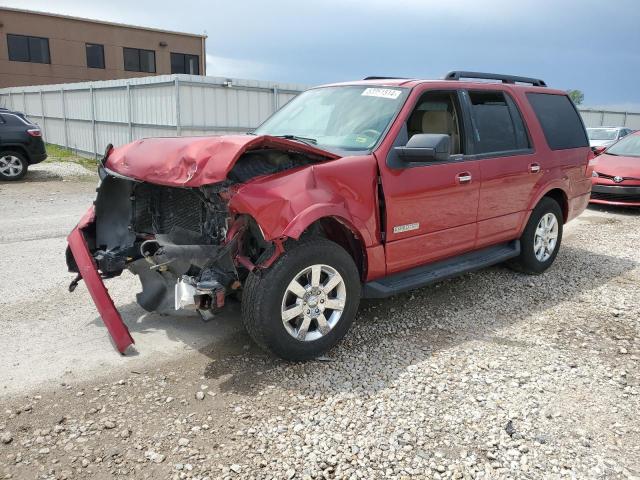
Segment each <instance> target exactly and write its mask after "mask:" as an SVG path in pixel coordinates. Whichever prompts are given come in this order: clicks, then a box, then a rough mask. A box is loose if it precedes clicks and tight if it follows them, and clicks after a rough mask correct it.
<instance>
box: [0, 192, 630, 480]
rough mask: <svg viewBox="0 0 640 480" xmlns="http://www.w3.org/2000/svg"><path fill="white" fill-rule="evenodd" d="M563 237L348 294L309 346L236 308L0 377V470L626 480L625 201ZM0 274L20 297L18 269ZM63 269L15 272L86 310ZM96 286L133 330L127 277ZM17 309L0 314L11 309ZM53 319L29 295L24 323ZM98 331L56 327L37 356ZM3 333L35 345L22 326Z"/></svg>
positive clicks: (86, 474) (53, 474)
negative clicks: (66, 363)
mask: <svg viewBox="0 0 640 480" xmlns="http://www.w3.org/2000/svg"><path fill="white" fill-rule="evenodd" d="M14 193H15V192H14ZM2 195H5V192H4V191H2V187H0V196H2ZM69 195H71V193H69ZM83 195H85V196H86V195H88V192H84V193H83ZM62 198H67V196H63V195H61V198H59V199H58V201H61V200H62ZM0 221H1V220H0ZM4 231H5V230H4V229H2V232H4ZM565 233H566V235H565V239H564V243H563V245H562V250H561V252H560V255H559V256H558V258H557V261H556V263H555V265H554V267H553V268H552V269H551V270H549V271H548V272H547V273H546V274H544V275H542V276H538V277H529V276H524V275H521V274H517V273H514V272H512V271H510V270H508V269H506V268H504V267H500V266H498V267H493V268H490V269H487V270H484V271H481V272H477V273H474V274H468V275H465V276H463V277H460V278H457V279H453V280H450V281H446V282H443V283H441V284H438V285H434V286H432V287H428V288H424V289H421V290H418V291H415V292H413V293H409V294H406V295H400V296H397V297H394V298H392V299H389V300H385V301H367V302H363V304H362V307H361V309H360V312H359V315H358V318H357V320H356V323H355V325H354V329H353V330H352V332H351V333H350V334H349V335H348V337H347V339H346V340H345V341H344V342H343V343H342V344H341V345H340V346H339V347H338V348H336V349H334V350H333V351H332V352H330V354H329V355H327V356H326V357H325V358H322V359H320V360H319V361H314V362H308V363H303V364H291V363H286V362H282V361H280V360H276V359H274V358H272V357H270V356H268V355H266V354H263V353H262V352H261V351H259V350H258V349H257V348H256V347H254V346H253V344H251V342H250V340H249V338H248V337H247V336H246V334H245V333H244V332H243V331H242V330H241V329H240V328H238V327H237V306H236V308H235V313H233V309H232V313H231V314H230V317H229V319H223V320H222V321H221V323H219V324H218V323H217V322H215V321H214V322H210V323H209V324H206V325H207V327H206V329H204V328H203V329H202V330H197V329H194V330H193V331H194V332H196V333H197V334H202V335H203V336H205V335H206V336H205V338H204V341H200V343H198V344H197V345H195V344H190V345H191V347H192V348H190V349H189V350H186V351H184V350H183V352H182V353H180V354H177V353H176V351H175V350H165V351H164V352H165V353H164V356H159V355H153V354H147V353H145V352H147V350H145V349H144V348H143V349H142V350H143V352H142V354H141V355H139V357H138V358H134V359H129V358H122V357H119V356H117V354H116V353H114V352H113V351H111V358H112V360H111V361H108V360H107V358H106V356H105V357H98V358H102V362H104V363H105V365H104V368H102V369H101V370H99V371H97V370H96V369H95V368H91V367H90V366H89V367H86V368H84V369H83V367H82V366H79V365H78V366H74V369H75V371H76V372H77V373H76V375H75V376H73V377H72V378H66V377H61V378H58V379H57V381H56V382H55V384H51V383H50V384H43V383H41V382H39V380H33V381H31V382H29V383H28V386H27V384H24V385H23V386H22V387H21V388H20V389H19V391H16V390H15V389H11V388H9V389H6V390H5V393H4V394H2V393H0V395H3V396H0V404H1V405H2V408H1V409H0V476H1V475H4V476H5V478H112V477H121V478H153V479H156V478H176V479H181V478H194V479H205V478H209V479H214V478H230V479H235V478H256V479H263V478H265V479H266V478H273V479H282V478H287V479H292V478H295V479H309V478H314V479H315V478H318V479H319V478H364V479H370V478H398V479H400V478H403V479H404V478H529V479H539V478H640V421H639V413H640V395H639V393H640V385H639V375H638V374H639V373H640V333H639V331H640V307H639V304H638V298H640V283H639V280H640V268H639V265H638V256H637V252H638V245H640V214H639V213H637V212H634V211H627V210H615V211H605V210H603V209H592V210H589V211H587V212H586V213H585V214H584V215H583V216H582V217H581V218H580V219H579V220H578V221H575V222H573V223H572V224H570V225H569V226H568V228H567V229H566V232H565ZM34 241H36V242H37V241H39V240H34ZM5 250H8V251H10V252H11V251H13V252H16V251H18V249H15V248H9V249H5ZM16 261H17V260H16ZM20 261H25V262H26V261H28V259H25V258H22V259H21V260H20ZM5 267H6V264H0V271H1V272H3V274H2V276H3V277H4V276H5V274H4V272H5ZM13 276H14V277H15V278H17V279H19V280H18V281H20V282H26V283H21V285H23V288H22V290H25V295H26V293H31V294H32V295H33V294H34V290H33V289H31V290H30V288H31V287H30V286H29V283H28V281H27V280H24V278H25V274H24V273H21V272H20V271H18V270H17V269H14V271H13ZM59 278H60V275H59V274H54V273H52V277H51V278H49V279H47V278H43V279H36V280H29V281H34V282H35V283H36V285H38V286H40V287H42V288H43V289H44V292H45V293H49V294H51V295H54V300H56V301H57V300H58V298H60V299H61V300H60V301H62V302H67V303H65V305H73V306H74V307H73V309H72V310H69V312H67V316H69V313H71V314H72V315H71V316H74V315H77V316H80V317H81V318H84V316H86V315H87V313H86V312H85V310H84V309H85V307H86V303H87V302H89V300H88V297H87V296H86V295H84V296H79V297H75V298H73V301H69V300H62V298H63V297H62V296H60V297H57V296H55V295H57V293H55V292H57V290H56V289H55V288H56V287H55V285H54V283H55V282H56V281H58V279H59ZM48 282H49V283H48ZM127 282H129V280H127V279H125V280H124V283H127ZM1 283H4V282H1ZM109 285H110V288H111V289H112V291H115V294H114V296H115V297H116V304H117V305H118V306H119V308H121V309H122V308H123V307H124V313H125V320H126V321H127V322H128V323H129V324H130V326H132V327H133V328H135V325H136V324H137V323H138V322H144V319H142V320H140V319H139V317H138V314H139V312H137V311H136V310H135V309H134V308H133V307H131V306H128V305H129V304H128V303H127V302H128V301H129V300H123V299H125V298H127V297H126V295H125V294H127V293H129V292H121V291H119V290H118V289H117V287H116V283H115V282H112V283H110V284H109ZM45 287H46V288H45ZM127 287H128V288H131V284H129V283H128V284H127ZM0 299H2V300H0V301H4V295H0ZM23 300H24V302H26V301H27V298H26V296H25V298H24V299H23ZM123 301H124V302H125V303H123ZM20 305H23V304H20ZM18 306H19V305H16V304H10V305H8V308H9V309H14V308H17V307H18ZM20 308H23V309H22V310H17V312H18V315H15V312H16V310H14V311H13V313H14V315H13V319H12V320H13V322H16V320H20V323H22V322H25V323H27V320H26V319H25V318H24V317H25V316H26V307H24V306H23V307H20ZM6 309H7V307H6V306H4V305H3V308H2V309H0V310H1V311H3V312H4V311H6ZM3 314H4V313H0V315H3ZM59 314H60V313H59V312H58V311H57V310H55V309H54V308H53V307H52V308H51V309H47V308H45V311H44V313H42V314H41V315H40V316H41V317H42V318H41V320H40V321H39V323H38V325H42V324H46V322H47V321H48V320H49V318H48V317H49V316H56V315H59ZM93 317H94V319H95V314H93ZM2 318H3V317H0V325H3V327H2V328H4V325H8V323H9V318H8V317H4V318H5V320H4V321H3V319H2ZM180 321H181V320H174V321H173V322H170V321H169V320H166V321H165V323H161V324H158V325H157V326H156V329H158V330H164V329H169V328H170V327H169V325H171V324H173V323H175V322H180ZM2 322H4V323H2ZM55 322H58V319H57V317H56V319H55ZM16 323H17V322H16ZM210 325H215V326H211V327H210ZM98 328H99V324H97V323H91V324H90V325H84V324H83V325H82V328H78V329H77V332H76V331H74V332H71V334H70V336H68V337H64V336H62V335H58V336H54V340H53V341H52V343H53V344H54V345H53V346H51V347H50V348H49V350H48V352H49V359H50V361H51V362H53V363H55V362H56V361H57V360H55V359H56V349H57V351H59V352H64V351H65V349H67V348H68V346H69V344H73V343H74V342H75V335H76V334H77V335H80V336H84V335H86V332H85V330H87V329H89V330H90V331H91V332H94V331H96V330H98ZM45 331H47V330H46V327H45ZM31 332H32V333H31V336H35V337H40V333H38V332H37V331H36V330H34V329H33V328H32V329H31ZM134 337H136V339H138V338H139V334H138V333H136V332H134ZM11 338H12V342H14V343H17V344H25V345H27V348H30V347H29V345H31V344H32V343H33V340H32V339H31V338H30V336H29V335H27V334H26V330H25V331H23V330H20V329H18V330H16V331H14V332H13V334H12V336H11ZM83 338H84V337H83ZM153 338H154V339H155V340H152V339H151V337H150V339H149V340H148V341H147V342H146V345H147V348H148V349H152V347H153V345H155V342H156V341H157V338H158V337H157V336H156V337H153ZM185 338H186V337H177V338H173V340H174V342H173V343H178V344H180V345H185V344H188V342H187V341H185ZM101 340H102V342H104V343H106V342H107V340H106V338H104V337H102V339H101ZM98 343H99V342H98V341H97V340H96V341H95V342H94V343H92V345H94V346H95V347H96V348H97V346H98ZM140 343H142V344H145V342H144V341H142V342H140ZM1 344H2V345H3V347H4V346H5V345H9V342H8V341H7V337H5V338H2V342H1ZM8 348H9V349H14V347H13V346H11V345H9V347H8ZM15 350H16V351H15V356H14V355H12V356H14V359H16V360H18V359H19V361H20V362H25V363H26V364H27V365H28V364H29V363H30V359H28V358H23V356H20V355H19V353H20V352H19V351H18V350H19V348H15ZM36 358H37V359H38V361H37V362H36V364H35V366H33V367H32V370H38V369H39V368H41V363H43V361H42V359H40V357H36ZM78 362H79V363H82V359H79V360H78ZM93 367H95V365H94V366H93ZM89 372H90V373H89ZM36 377H37V375H36ZM38 378H39V377H38ZM13 381H19V380H17V379H16V380H12V381H11V382H13Z"/></svg>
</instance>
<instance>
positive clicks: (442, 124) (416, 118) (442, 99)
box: [407, 92, 464, 155]
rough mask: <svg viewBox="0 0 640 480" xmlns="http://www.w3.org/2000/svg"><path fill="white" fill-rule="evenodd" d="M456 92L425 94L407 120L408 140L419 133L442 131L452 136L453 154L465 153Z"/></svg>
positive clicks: (441, 132)
mask: <svg viewBox="0 0 640 480" xmlns="http://www.w3.org/2000/svg"><path fill="white" fill-rule="evenodd" d="M458 112H459V109H458V108H457V101H456V94H455V92H434V93H426V94H425V95H423V96H422V97H421V98H420V100H419V101H418V103H417V104H416V107H415V108H414V110H413V112H411V115H410V116H409V120H408V121H407V134H408V137H407V140H408V139H409V138H411V137H412V136H413V135H416V134H419V133H440V134H445V135H449V137H450V138H451V154H452V155H458V154H463V153H464V151H463V150H464V148H463V143H464V142H462V139H463V137H462V135H461V131H462V128H461V118H460V115H459V113H458Z"/></svg>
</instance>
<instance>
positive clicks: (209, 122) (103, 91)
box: [0, 75, 640, 155]
mask: <svg viewBox="0 0 640 480" xmlns="http://www.w3.org/2000/svg"><path fill="white" fill-rule="evenodd" d="M305 88H307V87H306V86H304V85H299V84H288V83H287V84H285V83H273V82H264V81H257V80H239V79H228V78H222V77H202V76H194V75H161V76H156V77H143V78H135V79H126V80H108V81H103V82H84V83H69V84H61V85H43V86H33V87H13V88H4V89H0V105H1V106H3V107H6V108H10V109H13V110H19V111H21V112H24V113H25V114H27V115H28V116H29V117H30V118H31V119H32V120H33V121H35V122H37V123H38V124H39V125H40V127H41V128H42V130H43V134H44V138H45V140H46V141H47V142H49V143H53V144H56V145H60V146H64V147H68V148H71V149H73V150H75V151H77V152H79V153H82V154H86V155H99V154H101V153H102V152H104V149H105V148H106V146H107V145H108V144H109V143H113V144H114V145H119V144H123V143H127V142H130V141H132V140H135V139H138V138H143V137H157V136H180V135H216V134H224V133H244V132H246V131H248V130H251V129H252V128H255V127H256V126H258V125H259V124H260V123H262V121H263V120H265V119H266V118H267V117H268V116H269V115H271V114H272V113H273V112H274V111H276V110H277V109H278V108H279V107H281V106H282V105H284V104H285V103H286V102H288V101H289V100H291V99H292V98H293V97H295V96H296V95H297V94H299V93H300V92H301V91H303V90H304V89H305ZM580 113H581V115H582V118H583V119H584V122H585V124H586V125H587V127H596V126H601V125H610V126H627V127H629V128H633V129H640V113H632V112H615V111H607V110H594V109H589V108H584V109H580Z"/></svg>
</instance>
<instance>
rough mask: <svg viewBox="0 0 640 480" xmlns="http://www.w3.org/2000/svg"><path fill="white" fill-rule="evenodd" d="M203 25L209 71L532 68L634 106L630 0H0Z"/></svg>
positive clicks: (291, 75)
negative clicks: (205, 35)
mask: <svg viewBox="0 0 640 480" xmlns="http://www.w3.org/2000/svg"><path fill="white" fill-rule="evenodd" d="M0 5H2V6H8V7H17V8H26V9H32V10H42V11H49V12H54V13H62V14H67V15H74V16H81V17H88V18H95V19H100V20H108V21H114V22H121V23H129V24H134V25H142V26H146V27H155V28H162V29H168V30H177V31H185V32H192V33H206V34H207V35H208V38H207V74H208V75H213V76H223V77H235V78H250V79H259V80H273V81H279V82H292V83H302V84H307V85H317V84H321V83H329V82H337V81H346V80H353V79H360V78H363V77H365V76H368V75H381V76H398V77H412V78H416V77H417V78H441V77H442V76H444V75H445V74H446V73H447V72H448V71H450V70H473V71H482V72H495V73H506V74H512V75H524V76H532V77H536V78H542V79H544V80H545V81H546V82H547V84H548V85H549V86H551V87H554V88H560V89H563V90H567V89H579V90H582V92H583V93H584V95H585V100H584V103H583V105H584V106H592V107H608V108H615V109H626V110H633V111H640V88H638V85H639V81H638V80H640V1H638V0H608V1H607V0H601V1H595V0H565V1H562V0H556V1H552V0H533V1H532V0H435V1H434V0H319V1H316V0H298V1H295V0H268V1H265V0H263V1H260V0H235V1H229V0H225V1H219V0H209V1H206V0H180V1H179V2H176V1H175V0H172V1H168V0H153V1H148V0H137V1H132V0H109V1H104V0H103V1H95V0H55V1H51V0H15V1H14V0H0Z"/></svg>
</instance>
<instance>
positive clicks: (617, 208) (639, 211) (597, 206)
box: [588, 203, 640, 216]
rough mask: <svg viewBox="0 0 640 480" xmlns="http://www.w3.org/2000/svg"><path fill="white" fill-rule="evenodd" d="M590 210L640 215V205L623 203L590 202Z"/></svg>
mask: <svg viewBox="0 0 640 480" xmlns="http://www.w3.org/2000/svg"><path fill="white" fill-rule="evenodd" d="M588 208H589V210H593V211H595V212H601V213H616V214H618V215H626V216H637V215H640V207H631V206H629V207H625V206H622V205H604V204H601V203H590V204H589V206H588Z"/></svg>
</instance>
